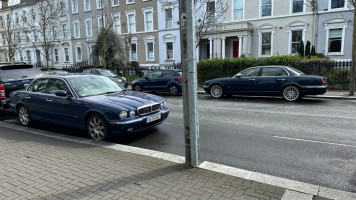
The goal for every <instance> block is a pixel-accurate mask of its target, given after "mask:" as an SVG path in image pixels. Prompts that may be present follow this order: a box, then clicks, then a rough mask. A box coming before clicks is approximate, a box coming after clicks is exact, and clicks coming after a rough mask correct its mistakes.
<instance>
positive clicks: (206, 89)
mask: <svg viewBox="0 0 356 200" xmlns="http://www.w3.org/2000/svg"><path fill="white" fill-rule="evenodd" d="M209 87H210V86H209V85H204V91H205V92H206V93H208V94H209V93H210V91H209Z"/></svg>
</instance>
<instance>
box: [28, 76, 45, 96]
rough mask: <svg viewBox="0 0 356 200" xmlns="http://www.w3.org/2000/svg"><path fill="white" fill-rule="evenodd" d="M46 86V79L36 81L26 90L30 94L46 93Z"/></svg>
mask: <svg viewBox="0 0 356 200" xmlns="http://www.w3.org/2000/svg"><path fill="white" fill-rule="evenodd" d="M47 85H48V79H37V80H36V81H35V82H34V83H33V84H31V86H30V87H29V88H28V91H30V92H39V93H46V90H47Z"/></svg>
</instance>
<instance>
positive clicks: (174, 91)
mask: <svg viewBox="0 0 356 200" xmlns="http://www.w3.org/2000/svg"><path fill="white" fill-rule="evenodd" d="M168 91H169V94H170V95H171V96H177V95H178V93H179V91H178V86H177V85H175V84H173V85H170V86H169V88H168Z"/></svg>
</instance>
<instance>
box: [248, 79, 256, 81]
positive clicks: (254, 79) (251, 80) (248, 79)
mask: <svg viewBox="0 0 356 200" xmlns="http://www.w3.org/2000/svg"><path fill="white" fill-rule="evenodd" d="M248 80H250V81H255V80H256V79H248Z"/></svg>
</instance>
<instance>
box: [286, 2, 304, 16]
mask: <svg viewBox="0 0 356 200" xmlns="http://www.w3.org/2000/svg"><path fill="white" fill-rule="evenodd" d="M305 1H306V0H303V12H297V13H293V0H290V4H289V5H290V7H289V14H290V15H297V14H301V13H305V10H306V2H305Z"/></svg>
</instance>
